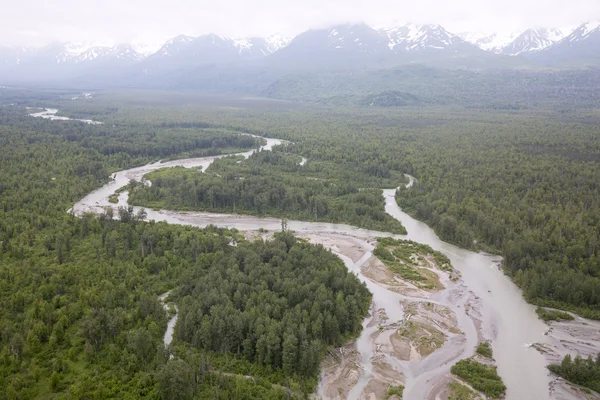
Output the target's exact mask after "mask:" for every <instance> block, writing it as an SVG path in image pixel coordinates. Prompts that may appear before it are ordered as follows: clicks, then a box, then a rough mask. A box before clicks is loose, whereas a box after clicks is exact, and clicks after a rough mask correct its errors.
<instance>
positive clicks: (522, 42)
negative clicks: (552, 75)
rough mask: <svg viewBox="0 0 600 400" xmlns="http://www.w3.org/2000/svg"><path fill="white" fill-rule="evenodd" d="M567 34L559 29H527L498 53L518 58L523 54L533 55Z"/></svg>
mask: <svg viewBox="0 0 600 400" xmlns="http://www.w3.org/2000/svg"><path fill="white" fill-rule="evenodd" d="M566 35H567V33H565V32H563V31H562V30H560V29H553V28H541V29H535V28H531V29H527V30H526V31H525V32H523V33H522V34H520V35H519V36H518V37H516V38H515V39H514V40H513V41H512V42H511V43H509V44H508V45H506V46H504V47H503V48H502V49H501V50H500V52H499V53H501V54H506V55H509V56H518V55H519V54H523V53H533V52H536V51H541V50H544V49H545V48H548V47H550V46H552V45H553V44H554V43H556V42H558V41H560V40H561V39H563V38H564V37H565V36H566Z"/></svg>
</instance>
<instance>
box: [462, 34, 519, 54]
mask: <svg viewBox="0 0 600 400" xmlns="http://www.w3.org/2000/svg"><path fill="white" fill-rule="evenodd" d="M522 33H523V32H522V31H513V32H507V33H497V32H461V33H459V34H458V36H459V37H461V38H462V39H463V40H464V41H466V42H469V43H471V44H474V45H475V46H477V47H479V48H480V49H482V50H485V51H491V52H493V53H500V52H501V51H502V48H504V47H506V46H508V45H509V44H510V43H512V42H513V41H514V40H515V39H516V38H517V37H519V35H520V34H522Z"/></svg>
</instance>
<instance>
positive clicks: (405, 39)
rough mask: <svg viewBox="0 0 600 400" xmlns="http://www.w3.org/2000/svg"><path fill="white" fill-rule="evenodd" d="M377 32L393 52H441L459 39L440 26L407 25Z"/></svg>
mask: <svg viewBox="0 0 600 400" xmlns="http://www.w3.org/2000/svg"><path fill="white" fill-rule="evenodd" d="M378 31H379V32H381V33H383V34H385V35H386V36H387V37H388V47H389V48H390V50H394V51H399V50H403V51H416V50H425V49H436V50H441V49H446V48H450V47H452V46H453V45H454V44H455V42H456V40H457V39H459V38H458V37H457V36H456V35H454V34H452V33H450V32H448V31H447V30H446V29H444V28H443V27H441V26H440V25H413V24H409V25H403V26H396V27H384V28H378ZM459 40H460V39H459Z"/></svg>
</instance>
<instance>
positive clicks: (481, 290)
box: [33, 110, 577, 400]
mask: <svg viewBox="0 0 600 400" xmlns="http://www.w3.org/2000/svg"><path fill="white" fill-rule="evenodd" d="M52 111H53V112H54V110H52ZM54 114H55V112H54ZM46 115H47V114H46ZM33 116H38V117H45V116H44V115H39V114H38V115H33ZM86 122H87V121H86ZM265 140H266V144H264V145H263V146H261V149H263V150H270V149H271V148H272V147H273V146H276V145H280V144H282V143H283V141H281V140H279V139H272V138H265ZM252 153H253V151H248V152H245V153H240V154H239V155H243V156H244V157H248V156H250V155H251V154H252ZM219 157H222V156H214V157H203V158H193V159H182V160H174V161H168V162H164V163H162V162H157V163H152V164H149V165H145V166H142V167H137V168H132V169H128V170H124V171H120V172H117V173H115V174H113V176H112V179H111V181H110V182H109V183H107V184H106V185H105V186H103V187H101V188H99V189H97V190H95V191H93V192H92V193H90V194H88V195H87V196H86V197H85V198H83V199H82V200H81V201H79V202H77V203H76V204H75V205H74V206H73V208H72V210H70V211H72V212H74V213H75V214H76V215H81V214H83V213H88V212H92V213H102V212H104V211H105V208H106V207H113V208H115V207H122V206H128V203H127V200H128V193H127V192H126V191H125V192H122V193H121V194H120V195H119V199H118V204H111V203H110V202H109V201H108V198H109V196H110V195H112V194H113V193H114V192H115V191H116V190H117V189H119V188H121V187H123V186H125V185H127V184H128V183H129V181H130V180H136V181H142V180H143V177H144V175H146V174H147V173H149V172H151V171H154V170H157V169H160V168H167V167H175V166H183V167H187V168H191V167H202V170H203V171H204V170H206V168H207V167H208V166H209V165H210V164H211V163H212V162H213V161H214V160H215V159H217V158H219ZM305 162H306V159H303V161H302V164H304V163H305ZM309 162H310V161H309ZM413 181H414V180H413V178H412V177H411V178H410V183H409V185H407V187H408V186H410V185H412V183H413ZM394 195H395V190H393V189H388V190H384V191H383V196H384V199H385V210H386V212H387V213H389V214H390V215H391V216H393V217H394V218H396V219H398V220H399V221H401V222H402V224H403V225H404V226H405V227H406V229H407V231H408V234H407V235H393V234H390V233H386V232H375V231H369V230H365V229H361V228H356V227H353V226H349V225H344V224H331V223H318V222H303V221H288V229H290V230H293V231H295V232H296V233H297V234H298V235H300V236H303V237H306V238H308V239H309V240H311V241H313V242H315V243H322V244H324V245H326V246H327V247H328V248H330V249H331V250H332V251H334V253H336V254H338V255H339V256H340V258H342V260H343V261H344V262H345V264H346V265H347V266H348V268H349V269H350V270H351V271H352V272H354V273H355V274H356V275H357V276H358V277H359V279H361V280H362V281H363V282H365V284H366V285H367V287H368V288H369V290H371V292H372V293H373V304H372V306H371V316H370V317H368V318H367V319H366V320H365V323H364V324H363V326H364V329H363V332H362V334H361V336H360V337H359V338H358V339H357V340H356V342H355V344H354V346H355V348H356V351H357V352H358V354H359V360H360V361H359V363H360V368H359V372H358V375H359V376H358V379H357V380H356V382H355V383H353V385H352V388H351V389H350V390H349V392H348V394H347V398H350V399H359V398H364V393H363V389H364V388H365V387H366V386H367V385H368V384H369V382H370V379H371V376H372V375H373V363H372V360H373V358H374V357H375V356H376V355H378V354H379V355H380V356H382V357H384V358H385V360H386V361H387V363H388V364H389V365H391V366H392V367H393V368H394V369H395V370H396V371H398V372H400V373H401V374H402V376H403V378H404V382H403V383H404V385H405V391H404V398H405V399H409V400H413V399H414V400H417V399H427V398H432V399H433V398H436V397H437V395H435V394H434V392H433V390H434V387H435V385H436V383H437V382H439V381H440V380H441V379H443V378H444V377H447V376H448V375H449V371H450V368H451V366H452V365H453V364H454V363H455V362H456V361H458V360H460V359H464V358H468V357H470V356H472V355H473V354H474V352H475V346H476V345H477V343H478V342H480V341H481V340H489V341H490V342H491V343H492V348H493V353H494V358H495V360H496V365H497V367H498V373H499V374H500V376H501V377H502V378H503V380H504V383H505V384H506V386H507V388H508V389H507V393H506V399H509V400H523V399H528V400H545V399H550V398H555V397H553V396H551V394H550V393H549V384H550V380H551V379H550V376H549V374H548V371H547V369H546V368H545V366H546V364H547V362H546V359H545V358H544V356H543V355H542V354H540V353H539V352H538V351H537V350H535V349H534V348H532V347H531V344H533V343H542V344H548V343H549V340H548V337H547V336H546V335H545V333H546V332H547V331H548V326H547V325H545V324H544V323H543V322H541V321H540V320H539V319H538V318H537V315H536V313H535V310H534V307H533V306H531V305H529V304H527V303H526V302H525V301H524V299H523V297H522V295H521V292H520V290H519V289H518V288H517V287H516V286H515V285H514V283H513V282H512V281H510V279H509V278H508V277H506V276H505V275H504V274H503V272H502V271H501V269H500V268H499V264H500V262H501V258H500V257H498V256H493V255H488V254H483V253H475V252H472V251H468V250H465V249H461V248H459V247H457V246H454V245H452V244H449V243H446V242H443V241H442V240H440V239H439V237H438V236H437V235H436V234H435V232H434V231H433V230H432V229H431V228H430V227H428V226H427V225H426V224H424V223H422V222H419V221H417V220H415V219H413V218H412V217H411V216H409V215H408V214H406V213H404V212H403V211H402V210H401V209H400V207H399V206H398V205H397V203H396V201H395V199H394ZM137 210H138V208H137V207H136V212H137ZM146 212H147V219H149V220H151V219H153V220H156V221H166V222H168V223H172V224H183V225H192V226H197V227H205V226H207V225H209V224H212V225H216V226H219V227H226V228H236V229H238V230H240V231H256V230H258V229H260V228H262V229H266V230H269V231H276V230H279V229H280V228H281V220H280V219H277V218H260V217H254V216H246V215H237V214H236V215H233V214H217V213H208V212H177V211H170V210H158V211H155V210H146ZM379 236H392V237H396V238H404V239H406V238H408V239H411V240H414V241H416V242H419V243H425V244H428V245H429V246H431V247H432V248H433V249H435V250H439V251H440V252H442V253H444V254H445V255H447V256H448V257H449V258H450V260H451V262H452V265H453V266H454V268H455V269H457V270H458V271H460V273H461V278H460V279H459V280H458V281H456V282H451V281H449V280H447V279H446V280H445V281H444V283H445V284H446V288H445V289H444V290H442V291H440V292H437V293H434V294H432V295H431V296H430V297H428V298H426V299H424V298H423V297H418V296H415V297H412V296H407V295H403V294H399V293H396V292H394V291H391V290H388V289H387V288H386V287H385V286H384V285H381V284H379V283H378V282H376V281H374V280H372V279H370V278H369V277H367V276H365V275H364V274H363V266H364V265H365V264H366V263H367V262H369V260H370V259H371V258H373V255H372V250H373V248H374V246H373V244H374V239H375V238H376V237H379ZM343 241H345V242H351V243H352V246H353V247H354V248H356V249H359V251H360V252H359V253H358V255H356V254H355V257H354V259H353V258H352V256H351V255H349V254H344V252H343V251H340V250H339V248H340V246H338V244H339V243H342V242H343ZM164 297H166V294H165V296H161V299H164ZM407 301H410V302H423V301H427V302H430V303H432V304H439V305H440V306H444V307H446V308H447V309H448V310H451V311H452V312H453V313H454V314H455V315H456V328H457V329H458V332H459V333H460V334H458V333H450V332H445V333H448V340H446V342H445V343H444V345H443V346H442V347H441V348H440V349H438V350H436V351H435V352H433V353H432V354H431V355H429V356H427V357H425V358H422V359H419V360H416V361H402V360H399V359H395V358H394V355H393V354H391V353H386V352H385V351H383V352H382V351H380V350H378V349H379V348H385V346H382V345H381V343H380V344H379V345H377V343H375V342H374V340H373V339H372V334H373V333H374V331H375V330H376V328H377V325H376V321H375V318H376V315H377V310H379V311H384V312H385V318H386V322H387V323H399V322H401V321H402V320H403V318H405V315H404V306H403V302H407ZM467 305H468V306H467ZM175 321H176V319H173V323H172V324H169V330H170V331H169V330H168V331H167V332H166V334H165V341H169V342H170V340H171V338H172V333H173V327H174V325H175ZM374 326H375V328H373V327H374ZM166 344H168V343H166ZM384 344H385V343H384ZM325 380H326V378H325V376H323V377H322V381H321V383H320V384H319V391H318V394H319V395H320V397H328V396H326V395H325V390H324V388H325V386H326V384H327V382H326V381H325ZM561 398H565V399H566V398H569V399H570V398H573V399H575V398H577V397H561Z"/></svg>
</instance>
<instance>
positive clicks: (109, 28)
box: [0, 0, 600, 45]
mask: <svg viewBox="0 0 600 400" xmlns="http://www.w3.org/2000/svg"><path fill="white" fill-rule="evenodd" d="M0 10H2V13H1V14H0V43H2V44H9V45H15V44H25V45H42V44H46V43H49V42H52V41H57V40H58V41H67V40H82V41H83V40H99V41H106V42H107V43H109V42H124V41H136V42H161V41H164V40H166V39H168V38H170V37H173V36H175V35H177V34H181V33H183V34H188V35H200V34H203V33H210V32H212V33H216V34H220V35H224V36H231V37H243V36H266V35H269V34H272V33H276V32H278V33H281V34H283V35H287V36H292V35H295V34H297V33H299V32H302V31H304V30H306V29H310V28H319V27H325V26H329V25H332V24H335V23H341V22H358V21H364V22H366V23H368V24H371V25H391V24H395V23H404V22H412V23H438V24H440V25H443V26H444V27H446V28H447V29H449V30H450V31H454V32H459V31H465V30H474V31H513V30H519V29H525V28H527V27H531V26H537V27H565V26H572V25H577V24H578V23H581V22H583V21H587V20H597V19H600V1H598V0H569V1H566V0H453V1H446V0H294V1H290V0H257V1H249V0H213V1H206V0H200V1H197V0H196V1H194V0H55V1H49V0H0Z"/></svg>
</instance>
